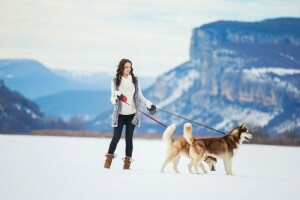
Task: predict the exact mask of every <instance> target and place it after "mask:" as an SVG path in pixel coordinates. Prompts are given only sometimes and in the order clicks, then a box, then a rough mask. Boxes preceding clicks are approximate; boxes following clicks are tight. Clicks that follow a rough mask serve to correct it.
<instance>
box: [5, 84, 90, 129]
mask: <svg viewBox="0 0 300 200" xmlns="http://www.w3.org/2000/svg"><path fill="white" fill-rule="evenodd" d="M84 127H85V123H84V122H83V120H80V119H76V118H73V119H72V120H70V121H69V122H64V121H63V120H61V119H60V118H57V117H47V116H45V115H44V113H43V112H42V111H41V110H40V108H39V106H38V105H37V104H35V103H34V102H32V101H31V100H30V99H27V98H25V97H24V96H22V95H21V94H20V93H18V92H15V91H12V90H10V89H9V88H8V87H6V85H5V84H4V81H3V80H1V79H0V134H1V133H5V134H14V133H21V134H28V133H30V132H31V131H32V130H41V129H68V130H82V129H84Z"/></svg>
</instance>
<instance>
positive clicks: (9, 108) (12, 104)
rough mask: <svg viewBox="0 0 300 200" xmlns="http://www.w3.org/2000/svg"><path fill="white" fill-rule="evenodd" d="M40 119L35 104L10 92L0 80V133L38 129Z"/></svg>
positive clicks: (40, 114) (39, 112)
mask: <svg viewBox="0 0 300 200" xmlns="http://www.w3.org/2000/svg"><path fill="white" fill-rule="evenodd" d="M42 117H43V114H42V112H41V111H40V110H39V108H38V106H37V105H36V104H34V103H33V102H31V101H30V100H28V99H26V98H24V97H22V96H21V95H20V94H19V93H17V92H12V91H10V90H9V89H8V88H7V87H6V86H5V85H4V82H3V80H1V79H0V133H4V132H5V133H9V132H12V133H14V132H28V131H30V130H31V129H34V128H38V127H39V120H40V119H41V118H42Z"/></svg>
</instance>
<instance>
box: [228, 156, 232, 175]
mask: <svg viewBox="0 0 300 200" xmlns="http://www.w3.org/2000/svg"><path fill="white" fill-rule="evenodd" d="M228 168H229V175H233V173H232V158H230V159H229V162H228Z"/></svg>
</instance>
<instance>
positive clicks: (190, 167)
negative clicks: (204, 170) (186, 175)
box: [188, 159, 194, 174]
mask: <svg viewBox="0 0 300 200" xmlns="http://www.w3.org/2000/svg"><path fill="white" fill-rule="evenodd" d="M193 163H194V160H193V159H191V162H190V163H189V165H188V167H189V172H190V173H191V174H192V173H193V171H192V167H193Z"/></svg>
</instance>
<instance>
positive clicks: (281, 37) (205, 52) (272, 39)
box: [141, 18, 300, 134]
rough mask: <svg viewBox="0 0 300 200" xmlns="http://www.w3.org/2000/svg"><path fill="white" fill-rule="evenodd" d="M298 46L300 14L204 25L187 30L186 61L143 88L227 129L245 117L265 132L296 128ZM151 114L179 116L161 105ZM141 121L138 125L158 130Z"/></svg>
mask: <svg viewBox="0 0 300 200" xmlns="http://www.w3.org/2000/svg"><path fill="white" fill-rule="evenodd" d="M299 52H300V19H295V18H280V19H273V20H265V21H262V22H254V23H246V22H230V21H219V22H215V23H211V24H207V25H204V26H201V27H199V28H195V29H194V30H193V32H192V37H191V46H190V60H189V61H187V62H185V63H183V64H181V65H179V66H178V67H176V68H174V69H173V70H171V71H170V72H167V73H166V74H164V75H162V76H160V77H158V79H157V81H156V82H155V84H154V85H153V86H152V87H150V88H149V89H148V90H147V91H145V94H144V95H145V96H146V97H147V98H149V99H150V100H152V101H153V102H154V103H156V105H157V107H159V108H164V109H165V110H168V111H170V112H174V113H177V114H181V115H183V116H185V117H187V118H190V119H193V120H194V121H198V122H200V123H204V124H206V125H210V126H212V127H214V128H217V129H220V130H223V131H224V132H228V131H230V129H231V128H233V127H234V126H236V125H238V124H241V123H243V122H245V123H246V124H247V125H249V126H251V127H261V128H263V129H264V130H265V131H266V132H268V133H270V134H279V133H284V132H288V131H298V133H299V130H300V106H299V105H300V81H299V80H300V53H299ZM155 117H156V118H158V119H160V120H161V121H163V122H164V123H166V124H170V123H176V124H177V125H182V124H183V123H184V121H183V120H180V119H178V118H174V117H172V116H169V115H166V114H163V113H160V112H158V113H157V115H156V116H155ZM144 121H145V122H144V125H143V126H142V127H141V131H142V132H143V131H157V130H160V128H157V126H158V125H155V124H153V123H152V122H150V121H149V120H148V119H146V120H144ZM181 128H182V127H179V129H177V130H178V132H181V130H182V129H181ZM152 129H155V130H152ZM194 130H195V132H196V133H199V134H204V133H205V134H209V132H210V131H208V130H206V129H203V128H200V127H197V126H194Z"/></svg>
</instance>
